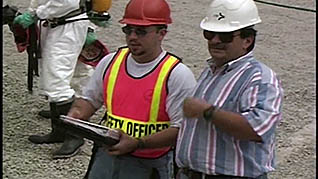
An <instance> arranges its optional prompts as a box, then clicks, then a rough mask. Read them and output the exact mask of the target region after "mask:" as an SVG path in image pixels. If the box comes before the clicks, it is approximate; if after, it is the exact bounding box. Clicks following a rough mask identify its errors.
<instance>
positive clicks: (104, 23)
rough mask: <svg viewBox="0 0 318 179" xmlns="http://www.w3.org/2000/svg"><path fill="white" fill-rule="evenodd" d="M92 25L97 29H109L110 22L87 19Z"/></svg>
mask: <svg viewBox="0 0 318 179" xmlns="http://www.w3.org/2000/svg"><path fill="white" fill-rule="evenodd" d="M89 20H90V21H91V22H92V23H93V24H95V25H97V26H98V27H104V28H106V27H109V26H110V25H111V20H108V21H102V20H96V19H91V18H90V19H89Z"/></svg>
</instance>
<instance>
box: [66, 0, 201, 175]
mask: <svg viewBox="0 0 318 179" xmlns="http://www.w3.org/2000/svg"><path fill="white" fill-rule="evenodd" d="M119 22H120V23H122V24H125V26H124V27H122V31H123V33H124V34H125V36H126V43H127V46H125V47H120V48H119V49H118V51H117V52H114V53H110V54H108V55H107V56H105V57H104V58H103V59H102V60H101V61H100V62H99V63H98V65H97V66H96V69H95V71H94V74H93V75H92V77H91V79H90V81H89V82H88V84H87V86H86V87H85V88H84V89H83V96H82V97H81V98H79V99H77V100H76V101H75V103H74V105H73V106H72V108H71V110H70V112H69V113H68V116H70V117H74V118H78V119H82V120H88V119H89V118H90V116H92V115H93V114H94V113H95V111H96V110H98V109H99V108H100V107H101V106H102V105H103V104H104V105H105V108H106V111H107V112H106V114H105V117H104V119H105V120H103V121H101V125H104V126H106V127H109V128H112V129H118V131H119V132H120V141H119V143H118V144H115V145H113V146H107V147H105V145H103V144H102V145H100V144H95V146H94V149H93V155H92V158H91V161H90V164H89V168H88V172H87V175H86V178H90V179H93V178H94V179H99V178H100V179H105V178H118V179H131V178H138V179H149V178H152V177H151V175H152V173H153V172H154V171H156V173H157V174H158V177H160V178H161V179H168V178H171V177H172V176H173V150H172V148H173V146H174V145H175V142H176V137H177V134H178V131H179V127H180V126H181V121H182V110H181V106H182V101H183V100H184V99H185V97H187V96H189V95H190V93H191V92H192V91H193V87H194V86H195V84H196V80H195V78H194V75H193V73H192V72H191V70H190V69H189V68H188V67H187V66H186V65H184V64H182V63H181V59H180V58H178V57H177V56H175V55H173V54H172V53H170V52H167V51H165V50H164V49H163V48H162V47H161V43H162V40H163V39H164V37H165V35H166V34H167V27H168V24H170V23H171V22H172V21H171V18H170V8H169V5H168V4H167V2H166V1H165V0H131V1H130V2H129V3H128V5H127V6H126V10H125V15H124V17H123V19H121V20H120V21H119Z"/></svg>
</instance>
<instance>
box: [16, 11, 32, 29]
mask: <svg viewBox="0 0 318 179" xmlns="http://www.w3.org/2000/svg"><path fill="white" fill-rule="evenodd" d="M34 22H35V17H34V16H32V15H31V13H30V12H25V13H23V14H21V15H19V16H17V17H15V18H14V20H13V24H20V25H22V27H23V28H24V29H26V28H28V27H29V26H30V25H32V24H33V23H34Z"/></svg>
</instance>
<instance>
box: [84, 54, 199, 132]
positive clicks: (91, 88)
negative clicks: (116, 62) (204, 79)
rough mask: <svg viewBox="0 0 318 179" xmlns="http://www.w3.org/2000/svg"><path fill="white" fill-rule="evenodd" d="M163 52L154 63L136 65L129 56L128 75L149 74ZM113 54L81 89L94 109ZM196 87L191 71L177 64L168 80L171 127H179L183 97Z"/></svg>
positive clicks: (162, 55)
mask: <svg viewBox="0 0 318 179" xmlns="http://www.w3.org/2000/svg"><path fill="white" fill-rule="evenodd" d="M166 53H167V52H166V51H163V52H162V53H161V54H160V55H159V56H158V57H157V58H156V59H155V60H154V61H151V62H149V63H142V64H141V63H137V62H136V61H135V60H134V59H133V58H132V56H131V54H129V56H128V59H127V69H128V73H129V74H130V75H131V76H133V77H141V76H143V75H144V74H147V73H148V72H150V71H151V70H152V69H153V68H154V67H156V65H157V64H158V63H159V62H160V60H161V59H162V58H163V57H164V56H165V55H166ZM114 55H115V53H110V54H108V55H107V56H105V57H104V58H103V59H102V60H101V61H100V62H99V64H98V65H97V67H96V69H95V71H94V73H93V75H92V77H91V79H90V80H89V82H88V84H87V85H86V86H85V87H84V88H83V92H82V94H83V95H82V96H81V97H82V98H83V99H86V100H88V101H89V102H90V103H91V104H92V105H93V106H94V107H95V108H96V109H99V108H100V107H101V106H102V105H103V103H104V99H103V80H104V79H103V78H104V77H103V76H104V73H105V70H106V68H107V66H108V65H109V63H110V61H111V59H112V58H113V56H114ZM195 85H196V80H195V77H194V74H193V73H192V71H191V70H190V69H189V68H188V67H187V66H186V65H184V64H183V63H179V64H178V65H177V66H176V67H175V68H174V69H173V70H172V72H171V74H170V76H169V79H168V95H167V100H166V109H167V113H168V115H169V118H170V120H171V121H170V126H171V127H180V124H181V120H182V118H183V112H182V104H183V100H184V99H185V97H187V96H190V95H191V92H192V91H193V89H194V87H195Z"/></svg>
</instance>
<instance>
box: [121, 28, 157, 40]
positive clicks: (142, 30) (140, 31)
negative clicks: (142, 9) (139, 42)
mask: <svg viewBox="0 0 318 179" xmlns="http://www.w3.org/2000/svg"><path fill="white" fill-rule="evenodd" d="M121 29H122V31H123V32H124V33H125V34H126V35H130V34H131V33H132V32H135V33H136V35H137V36H138V37H143V36H145V35H147V33H149V32H151V31H147V30H146V28H144V27H131V26H125V27H122V28H121Z"/></svg>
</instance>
